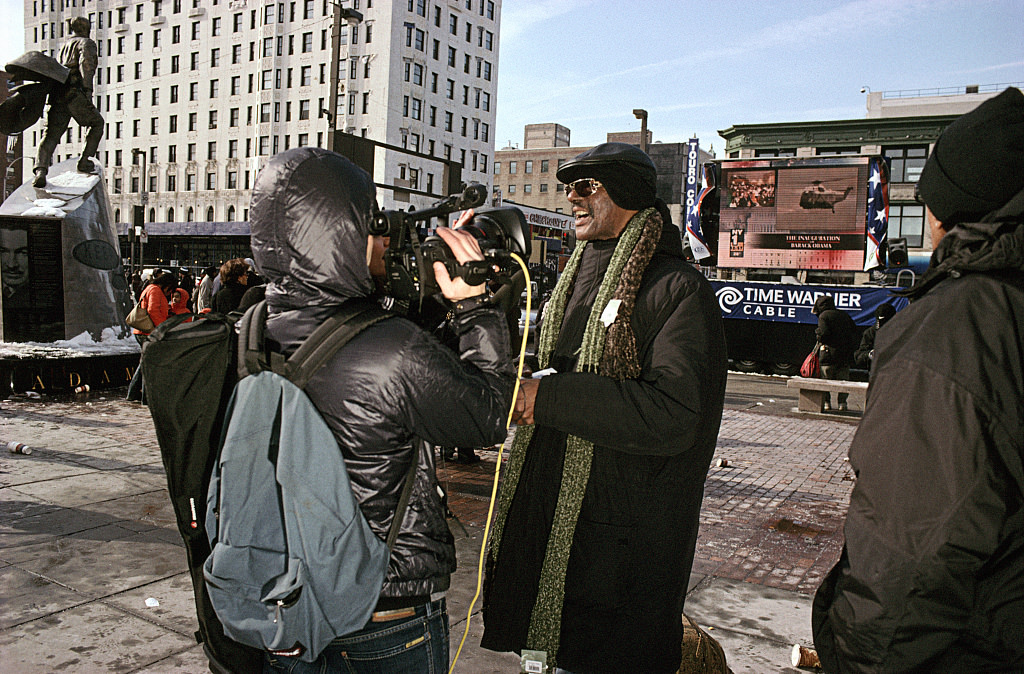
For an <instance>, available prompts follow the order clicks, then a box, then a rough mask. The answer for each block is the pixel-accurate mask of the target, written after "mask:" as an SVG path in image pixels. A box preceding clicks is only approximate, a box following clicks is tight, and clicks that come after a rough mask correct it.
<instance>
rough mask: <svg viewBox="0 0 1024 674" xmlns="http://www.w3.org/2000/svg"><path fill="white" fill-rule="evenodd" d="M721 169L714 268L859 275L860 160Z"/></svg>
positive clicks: (863, 193) (863, 207) (863, 209)
mask: <svg viewBox="0 0 1024 674" xmlns="http://www.w3.org/2000/svg"><path fill="white" fill-rule="evenodd" d="M793 161H794V160H790V159H782V160H778V159H776V160H756V161H739V162H723V164H722V176H721V180H720V182H719V185H720V186H721V190H720V193H719V198H720V210H719V218H720V219H719V226H718V231H719V236H718V266H720V267H755V268H785V269H839V270H854V271H859V270H861V269H863V267H864V236H865V234H864V231H865V218H866V213H867V187H868V185H867V180H868V161H869V158H867V157H828V158H819V159H811V160H808V159H801V160H799V164H798V165H793Z"/></svg>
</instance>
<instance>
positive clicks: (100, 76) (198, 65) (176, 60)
mask: <svg viewBox="0 0 1024 674" xmlns="http://www.w3.org/2000/svg"><path fill="white" fill-rule="evenodd" d="M254 45H255V43H250V47H254ZM220 60H221V59H220V49H212V50H210V60H209V61H206V62H205V63H203V62H200V60H199V52H192V53H191V54H190V55H189V70H190V71H194V72H198V71H199V70H200V69H202V68H204V67H210V68H217V67H219V66H220ZM255 60H256V59H255V57H254V55H253V54H252V53H251V51H250V54H249V61H255ZM169 61H170V68H171V70H170V74H172V75H175V74H178V73H180V72H181V56H180V55H178V54H175V55H172V56H171V57H170V59H169ZM237 63H241V45H235V46H234V47H233V48H232V50H231V64H232V65H234V64H237ZM356 63H357V61H356V60H355V59H353V61H352V74H351V75H352V77H355V64H356ZM161 64H162V59H159V58H155V59H153V61H152V68H151V70H150V74H151V75H152V77H159V76H160V74H161ZM143 65H144V64H143V62H142V61H136V62H135V63H134V64H133V72H134V75H135V77H134V79H136V80H141V79H142V78H143ZM125 66H126V64H121V65H117V66H114V67H113V70H111V67H110V66H107V67H106V68H97V70H96V84H98V85H102V84H103V83H104V77H105V81H106V83H107V84H111V83H116V82H124V81H125ZM326 68H327V64H326V63H320V64H318V69H319V74H318V79H319V81H320V84H323V83H324V82H325V81H326V77H327V71H326ZM296 70H297V71H298V73H299V76H298V84H299V86H309V85H310V84H312V76H313V66H312V65H304V66H299V68H297V69H296V68H283V69H282V68H276V69H265V70H263V71H262V76H261V77H262V79H261V88H262V89H269V88H270V86H271V85H270V82H271V80H270V77H271V74H272V73H274V82H275V85H274V87H275V88H277V89H280V88H281V87H282V84H281V82H282V79H281V78H282V73H283V74H284V75H287V79H288V84H287V86H288V87H289V88H290V87H292V86H293V84H292V83H293V82H294V81H295V80H294V72H295V71H296ZM342 72H344V70H343V71H342ZM369 76H370V62H369V60H366V65H365V67H364V70H363V77H369ZM232 81H234V82H237V83H239V84H240V83H241V75H235V76H233V77H232ZM253 82H254V79H253V75H252V74H250V75H249V93H252V90H253ZM233 90H234V91H236V93H238V92H239V91H240V89H239V88H238V87H235V89H233Z"/></svg>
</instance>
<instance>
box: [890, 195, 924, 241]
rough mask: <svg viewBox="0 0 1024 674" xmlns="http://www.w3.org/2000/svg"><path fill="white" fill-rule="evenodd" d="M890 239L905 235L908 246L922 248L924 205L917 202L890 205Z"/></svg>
mask: <svg viewBox="0 0 1024 674" xmlns="http://www.w3.org/2000/svg"><path fill="white" fill-rule="evenodd" d="M888 237H889V239H890V240H892V239H894V238H898V237H904V238H906V240H907V246H908V247H910V248H920V247H921V246H923V245H924V206H921V205H917V204H913V205H911V204H907V205H896V204H890V205H889V232H888Z"/></svg>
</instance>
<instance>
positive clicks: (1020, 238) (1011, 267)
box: [893, 191, 1024, 300]
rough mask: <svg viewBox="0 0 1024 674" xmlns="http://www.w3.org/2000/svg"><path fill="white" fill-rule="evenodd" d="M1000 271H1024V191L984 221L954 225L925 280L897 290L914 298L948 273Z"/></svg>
mask: <svg viewBox="0 0 1024 674" xmlns="http://www.w3.org/2000/svg"><path fill="white" fill-rule="evenodd" d="M1000 271H1010V272H1014V271H1015V272H1024V191H1021V192H1019V193H1018V194H1017V195H1016V196H1015V197H1014V198H1013V199H1011V200H1010V201H1009V202H1007V203H1006V204H1005V205H1004V206H1003V207H1002V208H1000V209H999V210H996V211H993V212H992V213H990V214H989V215H987V216H985V217H984V218H983V219H982V221H981V222H968V223H961V224H958V225H956V226H954V227H953V228H952V229H951V230H949V232H947V233H946V235H945V236H944V237H942V241H940V242H939V245H938V247H937V248H936V249H935V252H934V253H932V259H931V263H930V265H929V267H928V271H927V272H925V274H924V276H922V277H921V280H920V281H918V282H917V283H916V284H914V286H913V287H912V288H909V289H907V290H904V291H902V292H899V293H893V294H896V295H903V296H905V297H909V298H910V299H911V300H914V299H917V298H919V297H921V296H922V295H924V294H925V293H926V292H928V290H930V289H931V288H932V287H934V286H935V285H936V284H937V283H938V282H939V281H941V280H943V279H945V278H946V277H948V276H952V277H954V278H955V277H958V276H962V275H964V274H972V273H992V272H1000Z"/></svg>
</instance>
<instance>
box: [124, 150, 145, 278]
mask: <svg viewBox="0 0 1024 674" xmlns="http://www.w3.org/2000/svg"><path fill="white" fill-rule="evenodd" d="M132 157H133V158H134V157H142V171H141V173H140V174H139V207H138V208H139V215H138V217H133V218H132V227H133V228H135V238H137V239H138V240H139V273H140V274H141V273H142V269H143V267H144V266H145V265H144V264H143V262H142V244H143V243H144V241H145V237H146V202H147V201H148V200H149V199H148V198H147V197H148V196H149V195H147V194H146V151H145V150H140V149H139V148H132ZM130 240H131V239H130V237H129V241H130ZM132 248H134V245H133V246H132ZM129 257H131V256H130V255H129Z"/></svg>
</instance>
